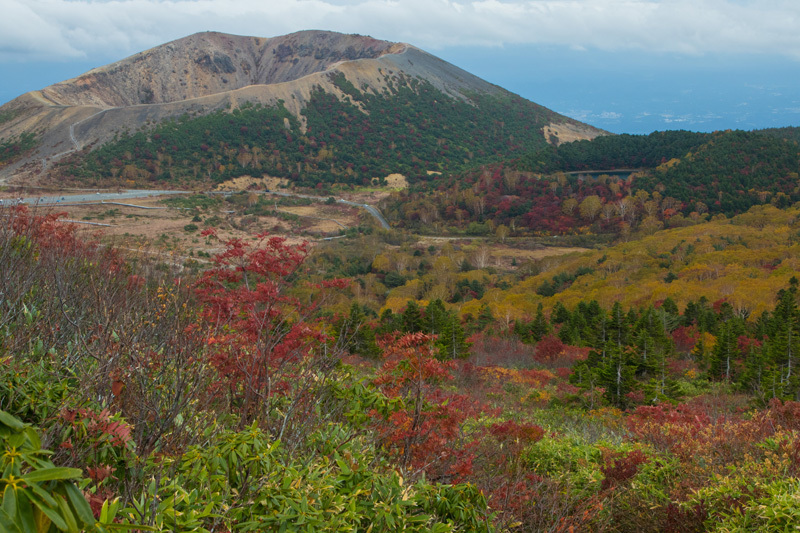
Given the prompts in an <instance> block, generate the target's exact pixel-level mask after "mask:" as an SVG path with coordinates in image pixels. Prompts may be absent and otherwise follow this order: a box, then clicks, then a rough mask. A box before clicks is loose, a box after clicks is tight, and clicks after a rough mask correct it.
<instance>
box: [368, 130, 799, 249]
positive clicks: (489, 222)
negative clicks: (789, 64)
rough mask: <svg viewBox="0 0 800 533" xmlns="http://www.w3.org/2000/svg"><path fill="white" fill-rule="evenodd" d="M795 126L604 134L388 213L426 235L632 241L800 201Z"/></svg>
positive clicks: (435, 185)
mask: <svg viewBox="0 0 800 533" xmlns="http://www.w3.org/2000/svg"><path fill="white" fill-rule="evenodd" d="M795 134H796V132H795V130H794V129H792V128H786V129H784V130H775V131H772V132H758V131H752V132H747V131H723V132H714V133H694V132H688V131H664V132H654V133H651V134H650V135H614V136H601V137H597V138H595V139H593V140H583V141H577V142H572V143H567V144H563V145H560V146H547V147H543V148H541V149H539V150H536V151H533V152H530V153H528V154H525V155H524V156H523V157H521V158H518V159H514V160H507V161H504V162H502V163H499V164H492V165H487V166H486V167H483V168H479V169H472V170H469V171H467V172H465V173H463V174H460V175H457V176H442V177H437V178H436V179H435V180H433V182H432V183H429V184H427V183H423V184H417V185H416V186H414V187H411V188H410V189H409V190H408V191H402V192H397V193H395V194H394V195H393V196H392V197H390V198H389V199H387V200H386V201H385V202H384V205H383V209H384V211H385V213H386V214H387V215H388V216H389V218H390V219H391V220H393V221H394V222H395V223H396V224H397V225H398V226H400V227H406V228H410V229H414V230H416V231H423V232H425V231H430V228H431V227H433V226H437V227H438V228H439V230H438V231H447V232H450V233H453V234H466V235H485V234H487V233H489V232H490V231H494V230H495V228H497V227H500V226H503V227H505V228H506V229H509V228H513V231H511V232H510V233H508V235H512V236H513V235H517V236H522V235H549V234H551V235H552V234H554V235H563V234H583V235H586V234H590V235H600V234H602V235H613V236H620V235H621V236H625V235H629V234H631V233H632V232H633V233H636V232H641V233H643V234H649V233H652V232H654V231H656V230H658V229H660V228H663V227H673V228H674V227H681V226H687V225H692V224H696V223H698V222H700V221H703V220H706V219H707V218H709V217H711V216H714V215H720V214H721V215H725V216H728V217H730V216H734V215H737V214H740V213H743V212H745V211H747V210H748V209H750V208H751V207H753V206H756V205H762V204H774V205H777V206H779V207H786V206H789V205H791V204H792V203H794V202H796V201H798V200H800V187H799V186H798V172H800V149H798V145H797V142H796V141H795V140H794V138H793V136H794V135H795Z"/></svg>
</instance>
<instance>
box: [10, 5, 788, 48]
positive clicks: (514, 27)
mask: <svg viewBox="0 0 800 533" xmlns="http://www.w3.org/2000/svg"><path fill="white" fill-rule="evenodd" d="M0 12H2V13H3V14H4V16H3V19H2V21H0V61H14V60H20V61H27V60H42V59H71V58H86V59H95V58H98V59H108V58H120V57H123V56H125V55H129V54H132V53H135V52H138V51H140V50H143V49H146V48H149V47H152V46H156V45H158V44H161V43H163V42H166V41H169V40H172V39H176V38H179V37H182V36H185V35H188V34H191V33H195V32H198V31H205V30H217V31H223V32H229V33H236V34H243V35H257V36H267V37H268V36H274V35H281V34H284V33H289V32H293V31H298V30H303V29H329V30H334V31H341V32H346V33H361V34H369V35H372V36H374V37H376V38H379V39H387V40H393V41H405V42H410V43H412V44H415V45H417V46H420V47H422V48H426V49H429V50H433V51H435V50H437V49H441V48H444V47H449V46H458V45H484V46H503V45H513V44H523V43H525V44H552V45H562V46H570V47H574V48H576V49H600V50H644V51H651V52H676V53H683V54H705V53H718V52H733V53H742V52H755V53H769V54H781V55H785V56H791V57H794V58H800V32H798V31H797V28H798V27H800V2H797V1H796V0H774V1H771V2H763V1H755V0H513V1H512V0H506V1H501V0H472V1H468V0H402V1H400V0H353V1H345V0H225V1H223V0H0Z"/></svg>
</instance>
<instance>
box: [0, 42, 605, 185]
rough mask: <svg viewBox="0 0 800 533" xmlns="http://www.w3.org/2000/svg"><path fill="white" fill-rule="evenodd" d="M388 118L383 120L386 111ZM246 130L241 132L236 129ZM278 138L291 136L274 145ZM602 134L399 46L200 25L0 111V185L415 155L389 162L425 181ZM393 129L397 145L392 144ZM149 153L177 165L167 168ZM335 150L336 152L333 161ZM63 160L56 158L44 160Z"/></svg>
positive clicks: (386, 162) (368, 166)
mask: <svg viewBox="0 0 800 533" xmlns="http://www.w3.org/2000/svg"><path fill="white" fill-rule="evenodd" d="M398 110H399V111H398ZM253 113H260V114H261V116H259V117H258V120H256V123H257V124H263V123H274V124H275V126H276V127H275V128H272V129H270V130H269V131H266V130H263V129H261V130H259V131H258V134H257V135H256V134H255V133H253V132H251V131H250V130H251V129H252V128H253V126H254V124H251V123H248V124H244V122H248V119H249V120H250V122H252V118H253ZM389 114H391V115H393V116H392V117H389V118H387V117H388V115H389ZM209 117H213V118H209ZM231 117H233V119H234V122H236V123H237V124H239V122H242V121H243V123H242V125H239V126H237V127H236V128H233V131H234V132H236V131H238V132H239V133H238V134H236V133H234V135H233V137H231V135H229V134H226V136H224V137H219V136H213V135H211V136H210V137H214V138H213V139H209V140H212V141H213V142H214V144H212V143H209V142H202V139H197V138H194V137H193V136H192V133H191V131H190V130H193V129H195V126H198V124H199V123H196V122H193V121H197V120H205V122H203V123H202V126H204V130H203V131H207V130H209V129H211V130H213V131H215V132H216V131H217V130H218V129H219V128H218V127H219V126H220V124H221V123H222V122H224V121H225V119H226V118H231ZM339 119H342V120H344V121H345V122H347V123H348V124H353V123H354V122H357V123H358V124H359V131H355V130H349V129H347V128H346V127H344V126H343V125H341V124H338V123H337V122H339ZM382 119H385V120H383V122H381V120H382ZM390 119H391V120H390ZM392 122H395V123H396V124H394V125H392ZM176 123H180V124H183V126H182V127H181V128H180V129H181V130H182V132H177V133H176V132H175V131H174V128H173V130H169V127H167V129H166V130H165V131H161V132H159V133H158V138H159V139H160V140H161V144H163V145H165V144H167V142H166V141H167V138H168V140H169V143H168V144H169V146H168V147H165V146H153V144H154V143H153V137H152V135H153V134H154V133H155V132H156V130H158V128H164V127H165V124H172V125H174V124H176ZM395 126H396V127H395ZM310 127H311V135H312V136H315V138H314V140H313V141H310V140H309V138H308V134H309V128H310ZM404 128H405V129H404ZM256 129H258V128H256ZM470 130H477V133H478V134H477V135H475V132H471V131H470ZM244 131H246V132H248V133H247V134H245V135H242V132H244ZM287 132H288V135H289V136H290V137H291V139H290V140H288V141H285V140H281V139H278V137H283V136H285V135H286V134H287ZM318 132H319V133H325V134H326V135H327V137H326V138H325V139H322V138H321V137H320V135H319V134H318ZM365 133H366V134H367V135H368V136H370V137H374V136H383V137H384V138H383V139H382V142H383V146H377V145H374V144H371V143H370V142H367V143H366V145H365V142H364V140H363V139H360V138H359V137H360V136H362V135H363V134H365ZM602 133H603V132H602V131H600V130H597V129H596V128H593V127H591V126H588V125H585V124H582V123H580V122H577V121H574V120H572V119H569V118H567V117H564V116H561V115H558V114H556V113H554V112H552V111H550V110H548V109H546V108H543V107H541V106H538V105H536V104H533V103H532V102H529V101H527V100H524V99H522V98H520V97H518V96H516V95H513V94H511V93H509V92H508V91H505V90H503V89H501V88H499V87H497V86H495V85H492V84H490V83H488V82H486V81H484V80H481V79H480V78H478V77H476V76H474V75H472V74H469V73H468V72H465V71H463V70H461V69H459V68H457V67H455V66H453V65H451V64H449V63H447V62H445V61H442V60H441V59H438V58H436V57H434V56H432V55H430V54H428V53H426V52H424V51H422V50H420V49H418V48H416V47H414V46H411V45H408V44H404V43H391V42H386V41H380V40H376V39H373V38H371V37H366V36H360V35H343V34H338V33H332V32H323V31H303V32H298V33H293V34H290V35H286V36H282V37H275V38H270V39H266V38H259V37H242V36H234V35H226V34H222V33H215V32H207V33H198V34H195V35H191V36H189V37H185V38H183V39H179V40H176V41H173V42H170V43H167V44H164V45H161V46H158V47H156V48H153V49H150V50H147V51H144V52H141V53H139V54H136V55H133V56H131V57H129V58H127V59H123V60H121V61H118V62H116V63H112V64H110V65H107V66H104V67H100V68H97V69H94V70H91V71H89V72H87V73H85V74H83V75H81V76H78V77H77V78H74V79H71V80H67V81H64V82H61V83H57V84H55V85H52V86H50V87H46V88H44V89H42V90H39V91H33V92H30V93H26V94H24V95H22V96H20V97H18V98H16V99H15V100H13V101H11V102H9V103H7V104H6V105H4V106H2V107H0V148H4V149H5V153H6V156H5V158H4V159H0V165H2V164H3V163H5V166H3V167H2V168H0V180H3V179H6V180H7V179H9V178H10V177H12V176H14V177H16V178H17V179H20V180H28V179H31V178H35V177H51V178H52V177H54V176H57V175H61V174H64V173H66V174H69V175H72V176H76V177H78V178H81V177H82V178H83V179H86V178H87V177H91V178H92V179H95V181H96V180H97V179H100V178H103V179H105V180H106V181H108V180H112V181H113V180H114V179H117V178H119V177H120V176H121V175H122V174H123V172H122V170H121V168H122V167H124V166H128V167H130V166H131V165H133V167H135V168H134V169H130V168H129V169H128V172H127V175H128V176H129V179H130V177H131V176H132V177H133V179H132V181H136V182H147V181H154V180H157V179H161V180H164V179H172V181H175V179H178V178H181V179H183V178H187V179H188V177H193V178H196V177H197V176H198V175H205V176H206V178H209V179H221V178H222V177H224V176H227V175H228V174H230V173H231V167H236V166H240V167H242V168H243V169H245V170H248V171H252V170H253V169H254V168H255V169H256V170H258V169H261V170H263V171H265V172H267V171H268V172H271V173H277V174H286V173H287V172H288V169H287V167H289V166H291V167H294V170H295V171H294V172H291V173H290V174H294V176H289V177H294V178H295V179H300V180H301V181H302V180H303V179H305V180H306V181H307V182H309V183H311V182H314V181H320V180H322V181H337V180H338V181H354V180H363V179H364V178H365V176H368V174H370V173H373V172H380V171H382V170H389V171H395V170H397V169H396V168H395V167H394V165H393V164H392V160H403V161H406V162H410V161H412V160H414V164H415V165H416V167H413V165H411V166H410V164H407V165H401V167H402V168H401V170H405V171H407V172H408V171H412V172H417V173H418V174H419V175H420V176H423V175H424V174H425V172H427V171H431V170H438V171H442V170H445V171H446V170H449V169H450V167H451V166H453V165H455V166H464V165H467V164H472V163H476V164H477V163H482V162H484V161H487V160H490V159H492V158H499V157H500V156H510V155H513V154H514V153H523V152H524V151H527V150H530V149H534V148H537V147H540V146H544V145H545V144H546V143H547V142H550V143H558V142H563V141H566V140H574V139H587V138H593V137H595V136H597V135H600V134H602ZM137 134H139V135H140V138H139V144H138V146H137V141H136V140H135V137H136V135H137ZM404 136H405V140H407V142H406V143H405V145H406V146H405V147H404V148H406V149H405V150H397V149H396V145H397V144H398V143H399V144H400V145H403V141H404ZM387 137H391V139H389V138H387ZM482 137H486V139H482ZM304 139H305V140H304ZM34 140H35V142H34ZM484 140H485V141H486V143H488V144H486V143H484V142H483V141H484ZM559 140H561V141H559ZM123 141H124V142H127V143H128V144H127V145H126V148H125V150H122V152H123V155H124V154H125V153H127V156H125V157H122V159H120V158H119V157H117V156H118V155H120V154H117V152H118V151H120V150H118V149H114V148H113V146H114V145H115V144H116V145H118V143H120V142H123ZM359 141H360V142H359ZM131 143H133V144H131ZM187 143H188V144H187ZM219 143H221V145H220V144H219ZM297 143H301V144H297ZM315 144H316V146H322V145H324V146H322V148H320V149H321V150H324V152H323V153H322V154H320V153H319V150H317V151H315V152H314V154H313V155H314V158H316V159H317V160H318V161H319V160H326V163H325V165H326V167H325V169H324V172H323V171H321V170H319V168H318V165H316V167H317V168H312V167H314V166H315V165H311V162H310V161H306V159H307V158H308V155H309V152H310V151H313V148H314V145H315ZM484 144H485V146H484ZM264 145H268V146H269V147H270V148H272V150H271V151H272V152H274V151H275V150H279V151H280V152H281V154H283V156H276V157H275V158H273V161H272V163H271V164H270V163H269V162H265V161H263V160H261V158H260V157H259V156H258V154H256V156H255V163H254V164H253V163H246V164H242V162H241V158H238V157H236V156H238V155H239V154H241V153H243V152H246V153H251V151H252V149H253V148H257V147H263V146H264ZM202 146H205V147H206V148H201V147H202ZM221 146H222V148H221ZM100 147H103V148H101V151H102V150H106V153H105V155H106V156H108V157H105V158H104V155H103V154H102V153H101V152H97V154H98V155H97V156H96V157H94V158H93V159H92V158H90V159H91V161H89V162H88V163H87V162H86V161H85V159H86V158H85V156H86V154H88V153H89V152H92V151H93V150H97V149H99V148H100ZM223 148H224V149H223ZM487 148H489V150H490V151H489V152H486V149H487ZM232 150H234V151H236V155H234V154H233V153H232ZM159 151H161V152H163V153H164V154H167V152H169V153H168V154H167V155H170V156H171V157H172V159H173V160H176V159H179V162H178V163H169V164H167V165H165V164H164V157H163V156H159V155H158V153H159ZM359 151H361V152H362V153H364V154H368V155H369V158H368V159H369V160H365V159H364V157H362V156H360V155H358V152H359ZM416 152H420V153H422V156H420V155H419V154H418V153H416ZM0 153H2V150H0ZM76 154H80V155H81V157H80V158H77V157H75V155H76ZM192 154H200V155H201V156H203V155H206V156H208V157H205V158H204V157H193V156H192ZM226 154H227V155H226ZM298 154H300V155H298ZM340 154H341V155H348V156H349V157H348V160H347V161H337V157H338V156H339V155H340ZM133 155H135V156H136V157H131V156H133ZM284 156H285V157H284ZM142 159H151V160H155V159H159V163H160V164H159V165H149V168H148V165H147V164H144V163H143V162H142ZM203 159H205V161H201V160H203ZM212 159H213V165H212V164H211V163H209V161H211V160H212ZM235 159H239V160H240V161H239V163H236V162H234V160H235ZM245 159H246V160H249V161H251V162H252V160H253V158H251V157H249V156H248V157H246V158H245ZM65 160H69V163H68V164H67V165H63V164H62V165H54V164H53V163H54V162H56V161H65ZM120 160H121V161H124V164H123V165H122V166H120V163H119V161H120ZM318 161H317V162H318ZM454 162H455V163H454ZM183 163H185V164H183ZM295 163H299V167H297V165H295ZM303 163H309V164H307V165H304V164H303ZM87 165H88V167H87ZM115 165H116V167H115ZM198 165H199V166H200V167H201V168H200V170H199V171H198ZM189 167H191V168H193V169H194V170H193V172H192V173H191V174H192V176H189V174H190V173H189V172H188V170H187V169H188V168H189ZM212 167H214V168H212ZM220 167H223V170H222V171H220ZM412 167H413V168H412ZM114 168H116V170H114ZM354 169H355V170H354ZM362 169H363V170H362ZM321 173H324V174H326V176H323V177H321V176H320V174H321ZM141 184H146V183H141Z"/></svg>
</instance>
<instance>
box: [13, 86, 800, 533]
mask: <svg viewBox="0 0 800 533" xmlns="http://www.w3.org/2000/svg"><path fill="white" fill-rule="evenodd" d="M333 81H334V82H335V84H336V85H337V87H338V88H339V89H340V90H341V91H342V92H343V93H344V94H346V95H347V98H345V99H344V100H342V99H339V98H336V97H334V96H333V95H331V94H327V93H325V92H323V91H321V90H317V91H315V93H314V94H313V97H312V99H311V101H310V104H309V105H308V107H307V108H306V109H305V111H304V114H303V115H302V116H301V117H300V118H299V119H298V118H296V117H294V116H292V115H291V114H290V113H289V112H288V111H287V110H286V109H285V107H283V106H280V105H279V106H277V107H274V108H267V107H259V106H255V105H252V106H251V105H244V106H242V107H240V108H237V109H230V110H226V111H225V112H219V113H216V114H212V115H207V116H202V117H200V116H192V117H190V116H185V117H182V118H180V119H178V120H175V121H173V122H169V123H164V124H161V125H157V126H154V127H153V128H152V129H149V130H147V131H140V132H132V133H130V134H125V135H121V136H120V137H119V138H118V139H116V141H115V142H113V143H110V144H108V145H105V146H102V147H99V148H97V149H96V150H94V151H92V152H88V153H81V154H79V155H76V156H75V157H72V158H71V159H70V160H68V161H66V162H65V163H63V164H62V166H61V169H62V170H63V172H64V173H65V174H66V175H68V176H71V178H70V180H71V182H72V183H74V184H81V185H91V186H100V185H106V184H114V185H120V184H122V185H125V186H130V187H134V186H136V187H140V186H142V187H148V186H149V187H152V186H163V187H186V188H198V187H201V186H202V187H205V186H211V185H214V184H217V183H220V182H223V181H225V180H228V179H230V178H232V177H236V176H242V175H252V174H269V175H271V176H274V177H282V178H287V179H288V180H289V185H287V187H294V188H296V189H300V188H304V189H314V190H316V191H317V193H318V194H319V198H326V197H327V199H326V200H325V203H326V204H330V205H333V204H336V203H337V202H336V200H335V198H334V197H333V195H332V191H334V190H341V189H335V187H342V188H347V189H348V190H350V189H351V188H352V189H355V188H357V187H367V186H372V185H373V184H375V181H377V182H378V183H379V182H380V180H381V177H382V176H386V175H388V174H389V173H391V172H402V173H404V174H405V175H406V177H407V178H408V181H409V182H410V186H409V187H408V188H407V189H402V190H398V191H395V192H393V193H391V194H390V195H388V196H387V197H386V198H385V199H384V200H383V201H382V203H381V205H380V207H381V209H382V211H383V212H384V213H385V215H386V217H387V218H389V219H390V220H391V221H392V225H393V228H392V229H391V230H384V229H381V228H379V227H378V226H377V225H371V222H369V221H368V220H367V218H358V216H357V215H353V220H355V221H356V222H354V224H355V225H354V226H353V227H350V228H346V229H342V230H341V231H340V232H339V233H338V234H337V235H335V237H336V238H337V239H336V240H328V241H324V240H321V239H320V240H317V241H314V242H311V241H303V242H300V243H298V239H293V240H291V241H290V240H289V239H287V238H286V237H284V236H281V235H277V234H269V233H257V234H254V235H249V236H247V237H242V236H231V235H233V233H232V231H231V230H233V229H236V230H242V229H246V228H247V227H250V226H251V225H252V226H256V225H257V224H256V222H257V221H258V219H259V217H264V218H266V217H267V216H273V217H275V218H274V219H275V220H281V219H279V217H277V215H276V214H277V213H278V212H279V210H278V200H277V199H275V198H274V197H272V196H259V195H258V194H256V192H254V191H243V192H241V193H239V194H232V195H230V196H227V197H224V198H223V197H222V196H205V195H202V194H197V195H192V196H186V197H176V198H172V199H169V200H167V201H165V202H164V208H165V209H172V210H174V212H181V213H182V216H185V217H186V222H188V221H189V220H190V221H191V224H187V223H186V222H181V224H185V225H184V226H183V229H184V231H185V232H186V233H188V234H190V235H191V239H194V241H189V242H196V244H197V247H198V249H199V248H200V247H203V248H204V250H211V251H212V252H211V253H209V252H207V251H203V252H202V254H201V253H200V252H199V251H198V253H197V254H195V253H194V250H192V252H191V255H186V256H181V255H179V254H177V253H170V254H163V253H159V251H158V250H150V249H145V248H141V247H139V248H137V247H134V246H131V245H130V242H129V241H125V240H124V239H122V238H120V240H118V241H115V240H114V239H110V238H106V237H104V236H102V235H97V234H93V233H90V232H87V231H83V230H81V229H80V228H79V226H77V225H76V224H74V223H72V222H69V221H67V220H66V217H65V214H63V213H57V212H45V211H44V210H33V209H28V208H27V207H25V206H15V207H7V208H5V209H4V210H3V216H2V217H0V279H3V280H4V282H3V286H2V288H0V446H2V453H0V463H1V464H2V469H3V473H2V477H1V478H0V491H2V504H0V529H2V530H3V531H10V532H20V533H22V532H29V531H30V532H37V533H38V532H47V533H55V532H57V531H70V532H73V531H74V532H77V531H98V532H112V531H164V532H166V531H199V532H208V533H211V532H234V531H242V532H244V531H272V530H274V531H309V532H310V531H359V532H364V533H369V532H371V531H419V532H428V531H434V532H442V533H444V532H472V531H485V532H523V531H548V532H561V533H573V532H577V531H590V532H637V533H647V532H654V533H655V532H676V533H677V532H719V533H723V532H725V533H728V532H747V531H775V532H779V531H790V530H792V528H795V527H796V524H798V523H800V501H798V494H800V491H798V483H800V281H798V278H800V276H798V272H800V259H799V258H800V189H799V188H798V185H797V181H798V171H799V170H800V151H798V146H797V131H796V129H794V128H784V129H779V130H764V131H752V132H743V131H723V132H714V133H708V134H705V133H703V134H700V133H692V132H682V131H675V132H656V133H653V134H651V135H647V136H634V135H618V136H602V137H599V138H597V139H595V140H593V141H577V142H572V143H565V144H559V145H557V146H550V145H546V144H545V141H544V139H543V136H542V135H541V130H542V127H543V126H544V125H546V124H548V123H549V122H550V120H551V119H552V118H553V117H551V116H549V115H547V113H545V112H544V111H543V110H541V109H540V108H538V107H537V106H535V105H534V104H531V103H528V102H525V101H523V100H521V99H516V98H515V97H512V96H508V97H489V96H481V95H473V96H471V98H472V100H471V101H470V102H467V101H457V100H452V99H450V98H449V97H447V96H445V95H443V93H441V92H439V91H437V90H436V89H435V88H434V87H433V86H431V85H430V84H428V83H426V82H423V81H420V80H417V79H411V78H401V77H395V78H389V77H388V76H387V78H386V80H385V81H386V82H387V89H386V92H385V93H384V94H374V93H368V92H364V91H361V90H359V89H358V88H356V87H354V86H353V85H352V84H350V83H349V82H348V81H347V80H346V79H344V78H343V77H341V76H339V77H336V76H335V75H334V78H333ZM401 102H402V103H401ZM34 143H35V139H34V138H33V137H26V138H21V139H19V140H15V141H14V142H10V143H6V144H4V145H2V146H0V164H4V163H6V162H10V161H12V160H13V158H14V157H16V155H15V154H18V153H19V152H20V151H24V150H29V149H32V147H33V145H34ZM434 171H435V172H434ZM320 193H321V194H320ZM312 201H313V200H312V199H311V198H302V199H300V198H282V199H281V200H280V202H281V207H282V208H283V209H286V208H289V207H297V206H301V207H305V206H306V204H310V203H311V202H312ZM301 204H302V205H301ZM159 207H161V206H159ZM348 208H350V209H352V210H353V211H356V210H355V209H354V208H352V207H350V206H348ZM109 212H111V210H109ZM98 216H102V215H98ZM109 216H110V215H109ZM119 216H120V218H122V216H121V215H119ZM132 216H133V215H132ZM282 216H284V217H295V218H296V217H297V216H298V215H294V214H292V213H291V212H289V213H286V212H284V213H283V215H282ZM237 217H238V218H237ZM245 220H247V222H248V223H247V224H245V223H244V221H245ZM81 222H82V221H81ZM270 224H273V223H272V222H270ZM234 226H235V227H234ZM269 227H273V228H280V227H282V226H280V225H278V224H274V225H271V226H269ZM337 231H338V230H337ZM431 234H433V235H434V236H435V237H436V238H435V239H434V238H429V237H428V235H431ZM443 236H444V237H443ZM548 250H549V251H553V250H558V251H559V253H539V252H546V251H548ZM173 252H174V250H173Z"/></svg>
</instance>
